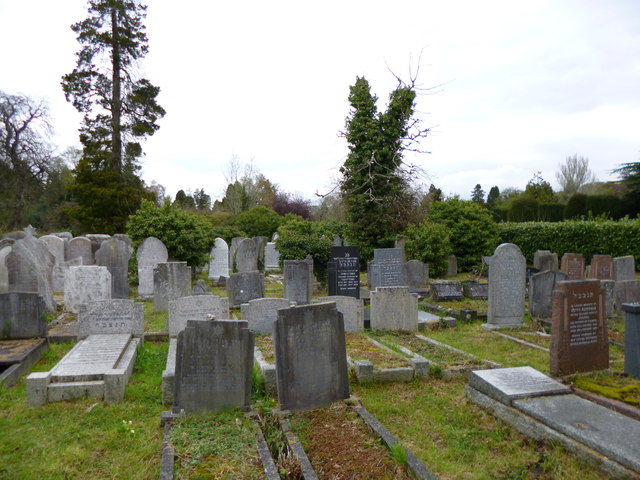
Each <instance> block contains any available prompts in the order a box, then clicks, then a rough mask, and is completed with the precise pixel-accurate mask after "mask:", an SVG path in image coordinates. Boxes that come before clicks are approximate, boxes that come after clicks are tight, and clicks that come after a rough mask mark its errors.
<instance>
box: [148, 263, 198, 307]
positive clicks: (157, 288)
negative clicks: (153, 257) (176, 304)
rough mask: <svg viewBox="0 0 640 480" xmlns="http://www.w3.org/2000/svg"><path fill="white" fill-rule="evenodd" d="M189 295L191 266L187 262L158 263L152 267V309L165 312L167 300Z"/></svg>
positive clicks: (167, 304)
mask: <svg viewBox="0 0 640 480" xmlns="http://www.w3.org/2000/svg"><path fill="white" fill-rule="evenodd" d="M189 295H191V267H189V266H187V262H164V263H158V265H157V266H156V268H154V269H153V309H154V310H155V311H156V312H166V311H167V308H168V307H169V301H170V300H175V299H177V298H180V297H188V296H189Z"/></svg>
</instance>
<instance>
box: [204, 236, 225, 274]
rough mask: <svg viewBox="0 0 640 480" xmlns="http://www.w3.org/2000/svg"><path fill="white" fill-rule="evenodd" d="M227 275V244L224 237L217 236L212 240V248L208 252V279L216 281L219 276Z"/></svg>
mask: <svg viewBox="0 0 640 480" xmlns="http://www.w3.org/2000/svg"><path fill="white" fill-rule="evenodd" d="M228 276H229V246H228V245H227V242H225V241H224V239H222V238H220V237H218V238H216V239H215V240H214V243H213V248H212V249H211V253H210V254H209V280H213V281H214V282H217V281H218V280H220V277H225V278H226V277H228Z"/></svg>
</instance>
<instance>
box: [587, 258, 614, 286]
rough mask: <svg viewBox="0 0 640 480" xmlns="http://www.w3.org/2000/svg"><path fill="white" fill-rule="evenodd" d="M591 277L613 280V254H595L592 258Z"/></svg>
mask: <svg viewBox="0 0 640 480" xmlns="http://www.w3.org/2000/svg"><path fill="white" fill-rule="evenodd" d="M589 278H597V279H598V280H613V257H612V256H611V255H594V256H593V257H592V258H591V269H590V271H589Z"/></svg>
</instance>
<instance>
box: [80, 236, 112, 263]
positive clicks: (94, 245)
mask: <svg viewBox="0 0 640 480" xmlns="http://www.w3.org/2000/svg"><path fill="white" fill-rule="evenodd" d="M85 237H87V238H88V239H89V241H90V242H91V251H92V252H93V255H94V258H95V254H96V252H97V251H98V249H99V248H100V246H101V245H102V242H104V241H105V240H109V239H110V238H111V235H107V234H104V233H89V234H87V235H85Z"/></svg>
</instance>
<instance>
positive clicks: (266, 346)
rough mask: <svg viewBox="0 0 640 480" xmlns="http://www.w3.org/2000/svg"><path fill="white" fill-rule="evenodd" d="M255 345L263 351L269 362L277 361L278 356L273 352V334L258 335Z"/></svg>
mask: <svg viewBox="0 0 640 480" xmlns="http://www.w3.org/2000/svg"><path fill="white" fill-rule="evenodd" d="M255 345H256V347H258V350H260V352H261V353H262V358H264V360H265V361H266V362H268V363H276V356H275V354H274V353H273V338H272V336H271V335H269V334H267V335H256V336H255Z"/></svg>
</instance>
